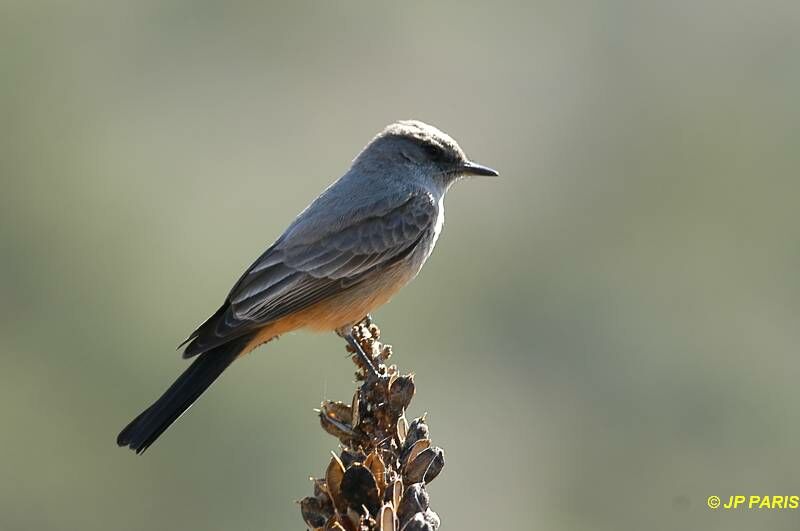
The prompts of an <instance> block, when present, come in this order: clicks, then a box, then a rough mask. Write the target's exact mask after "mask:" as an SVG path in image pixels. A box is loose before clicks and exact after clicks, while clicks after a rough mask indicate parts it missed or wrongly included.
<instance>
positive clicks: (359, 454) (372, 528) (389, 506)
mask: <svg viewBox="0 0 800 531" xmlns="http://www.w3.org/2000/svg"><path fill="white" fill-rule="evenodd" d="M353 337H355V338H356V341H357V342H358V344H359V346H360V347H361V349H362V350H363V351H364V352H365V353H366V354H367V357H368V358H369V359H370V361H371V362H372V364H373V367H374V369H375V371H376V373H377V375H378V376H374V375H373V376H372V377H368V375H369V373H370V371H369V369H368V368H367V367H365V366H364V365H363V363H365V362H364V361H363V360H362V359H361V358H360V357H359V356H353V357H352V359H353V362H354V363H355V364H356V367H357V368H358V371H357V373H356V379H357V381H359V382H360V383H359V386H358V388H357V389H356V392H355V395H354V396H353V399H352V401H351V403H350V404H345V403H343V402H334V401H326V402H323V403H322V406H321V407H320V410H319V418H320V424H321V426H322V428H323V429H324V430H325V431H326V432H327V433H329V434H331V435H333V436H334V437H336V438H337V439H338V440H339V443H340V444H341V451H340V453H339V455H335V454H334V456H333V458H332V459H331V461H330V462H329V464H328V469H327V471H326V473H325V478H324V479H317V480H314V496H311V497H307V498H304V499H303V500H301V501H300V510H301V513H302V516H303V520H304V521H305V523H306V525H307V526H308V527H309V529H313V530H315V531H327V530H336V531H400V530H406V531H412V530H425V531H433V530H436V529H438V527H439V517H438V516H437V515H436V513H434V512H433V511H432V510H431V509H430V507H429V500H430V498H429V495H428V492H427V490H426V487H425V486H426V484H427V483H430V482H431V481H432V480H433V479H434V478H435V477H436V476H437V475H438V474H439V473H440V472H441V470H442V468H443V467H444V451H443V450H442V449H441V448H439V447H436V446H433V445H432V444H431V438H430V429H429V428H428V425H427V424H426V423H425V419H424V417H423V418H417V419H414V420H413V421H412V422H411V424H410V425H409V423H408V421H407V420H406V417H405V412H406V409H407V408H408V406H409V404H410V403H411V400H412V399H413V397H414V392H415V390H416V384H415V382H414V377H413V375H410V374H405V375H404V374H401V373H400V371H399V370H398V369H397V367H396V366H395V365H391V366H389V367H387V366H386V365H385V363H384V362H385V361H386V360H388V358H389V356H391V354H392V350H391V347H390V346H389V345H384V344H382V343H381V342H380V330H379V329H378V327H377V326H376V325H375V324H373V323H372V322H371V320H368V319H367V320H365V321H364V322H362V323H359V324H358V325H356V326H355V327H353ZM348 352H351V353H352V349H349V348H348Z"/></svg>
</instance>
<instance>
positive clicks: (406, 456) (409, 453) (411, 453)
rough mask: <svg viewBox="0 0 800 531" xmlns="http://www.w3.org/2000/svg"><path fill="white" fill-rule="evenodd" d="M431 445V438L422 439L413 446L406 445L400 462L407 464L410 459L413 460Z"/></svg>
mask: <svg viewBox="0 0 800 531" xmlns="http://www.w3.org/2000/svg"><path fill="white" fill-rule="evenodd" d="M430 447H431V440H430V439H420V440H418V441H417V442H415V443H414V444H413V445H412V446H410V447H406V450H404V451H403V453H402V454H401V455H400V462H401V463H402V464H403V465H405V464H406V463H408V462H409V461H413V460H414V458H415V457H417V456H418V455H419V454H420V453H422V452H423V451H425V450H427V449H428V448H430Z"/></svg>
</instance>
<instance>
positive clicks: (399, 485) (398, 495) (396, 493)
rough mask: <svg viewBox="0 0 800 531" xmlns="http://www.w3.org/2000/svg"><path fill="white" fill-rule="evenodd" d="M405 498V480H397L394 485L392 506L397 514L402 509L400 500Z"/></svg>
mask: <svg viewBox="0 0 800 531" xmlns="http://www.w3.org/2000/svg"><path fill="white" fill-rule="evenodd" d="M402 498H403V480H401V479H396V480H394V483H393V484H392V506H393V507H394V510H395V512H396V511H397V508H398V507H400V500H401V499H402Z"/></svg>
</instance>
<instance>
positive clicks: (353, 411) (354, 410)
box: [350, 389, 361, 428]
mask: <svg viewBox="0 0 800 531" xmlns="http://www.w3.org/2000/svg"><path fill="white" fill-rule="evenodd" d="M360 409H361V393H360V392H359V390H358V389H356V392H355V394H354V395H353V405H352V406H350V426H352V427H353V428H356V427H357V426H358V422H359V421H360V420H361V417H360V413H359V411H360Z"/></svg>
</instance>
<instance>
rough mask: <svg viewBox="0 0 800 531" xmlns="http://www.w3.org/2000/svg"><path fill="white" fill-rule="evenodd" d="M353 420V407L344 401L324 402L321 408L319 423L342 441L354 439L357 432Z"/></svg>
mask: <svg viewBox="0 0 800 531" xmlns="http://www.w3.org/2000/svg"><path fill="white" fill-rule="evenodd" d="M352 420H353V413H352V409H351V407H350V406H349V405H347V404H344V403H342V402H331V401H328V402H323V403H322V406H321V407H320V410H319V423H320V425H321V426H322V429H324V430H325V431H326V432H328V433H330V434H331V435H333V436H334V437H336V438H337V439H339V440H340V441H342V443H345V442H346V441H350V440H352V439H353V438H354V437H355V436H356V433H355V432H354V431H353V428H352V426H350V423H351V422H352Z"/></svg>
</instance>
